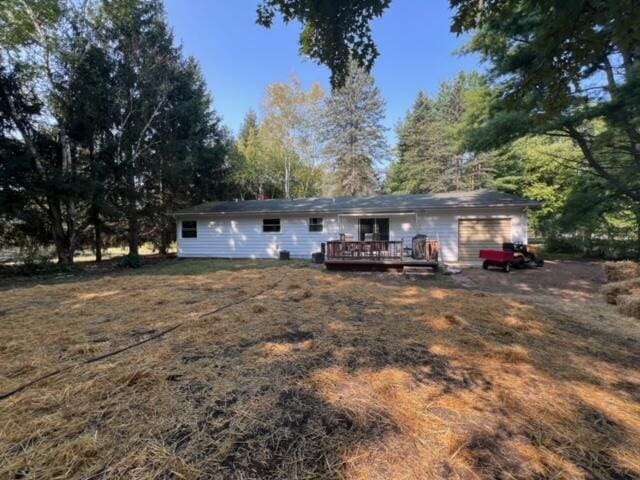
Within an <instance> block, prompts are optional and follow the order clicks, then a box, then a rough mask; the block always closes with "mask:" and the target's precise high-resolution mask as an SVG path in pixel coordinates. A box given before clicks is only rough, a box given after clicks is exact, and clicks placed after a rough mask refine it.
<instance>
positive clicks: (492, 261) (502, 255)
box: [479, 250, 513, 272]
mask: <svg viewBox="0 0 640 480" xmlns="http://www.w3.org/2000/svg"><path fill="white" fill-rule="evenodd" d="M479 257H480V258H482V259H483V260H484V262H482V268H484V269H485V270H486V269H487V268H489V266H492V267H500V268H502V269H503V270H504V271H505V272H510V271H511V265H513V252H508V251H507V252H505V251H504V250H480V255H479Z"/></svg>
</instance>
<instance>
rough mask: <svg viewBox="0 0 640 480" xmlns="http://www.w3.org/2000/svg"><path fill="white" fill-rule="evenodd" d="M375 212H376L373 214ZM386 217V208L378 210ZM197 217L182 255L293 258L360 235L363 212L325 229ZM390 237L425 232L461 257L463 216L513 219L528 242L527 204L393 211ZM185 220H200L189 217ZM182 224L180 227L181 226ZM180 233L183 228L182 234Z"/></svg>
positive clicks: (304, 221) (300, 220) (283, 220)
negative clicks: (343, 236)
mask: <svg viewBox="0 0 640 480" xmlns="http://www.w3.org/2000/svg"><path fill="white" fill-rule="evenodd" d="M367 216H372V215H367ZM374 216H375V217H380V218H385V212H380V213H375V215H374ZM202 217H204V216H201V217H199V218H197V221H198V238H187V239H182V238H180V236H178V255H179V256H180V257H221V258H277V257H278V252H279V251H280V250H288V251H289V252H291V256H292V257H298V258H310V257H311V254H312V253H313V252H318V251H320V244H321V243H322V242H327V241H328V240H337V239H338V238H339V234H340V233H347V234H351V235H353V238H354V239H355V238H357V237H358V218H359V217H358V216H353V215H347V214H345V215H337V214H331V215H327V214H325V215H323V216H322V219H323V221H322V223H323V231H322V232H309V218H311V216H310V215H308V214H307V215H284V214H277V215H263V216H259V217H258V216H255V217H249V216H243V217H240V216H239V217H237V218H236V219H230V218H229V217H228V216H225V217H221V216H218V217H214V216H212V217H207V218H202ZM387 217H388V218H389V239H390V240H404V242H405V243H406V245H407V246H409V245H410V244H411V238H412V237H413V236H414V235H417V234H419V233H422V234H426V235H428V236H429V238H431V239H434V240H439V241H440V248H441V258H442V260H444V261H445V262H456V261H458V223H459V220H460V219H463V218H509V219H511V226H512V228H511V234H512V239H511V241H513V242H523V243H526V242H527V214H526V211H525V210H524V209H523V208H521V207H517V208H516V207H510V208H484V209H478V208H458V209H447V210H432V211H418V212H415V213H406V214H401V215H399V214H389V215H387ZM264 218H280V232H279V233H268V232H263V231H262V221H263V219H264ZM184 220H196V219H195V218H185V219H184ZM180 223H181V222H178V229H180ZM178 233H179V232H178Z"/></svg>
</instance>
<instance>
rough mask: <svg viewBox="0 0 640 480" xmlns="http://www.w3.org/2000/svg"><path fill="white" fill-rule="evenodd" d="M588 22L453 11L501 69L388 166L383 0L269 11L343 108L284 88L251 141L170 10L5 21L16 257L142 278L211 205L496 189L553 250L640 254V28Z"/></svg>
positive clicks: (9, 226)
mask: <svg viewBox="0 0 640 480" xmlns="http://www.w3.org/2000/svg"><path fill="white" fill-rule="evenodd" d="M587 3H589V2H587ZM587 3H584V2H582V3H581V2H576V3H575V4H574V3H572V2H569V3H567V4H562V5H559V4H557V2H533V3H531V2H525V3H523V4H522V5H520V6H518V7H517V8H516V7H515V6H514V5H513V4H512V3H511V2H503V3H499V4H487V5H484V4H478V3H477V2H474V1H471V0H469V1H466V0H452V1H451V6H452V9H453V12H454V18H453V23H452V29H453V31H454V32H457V33H465V32H469V33H471V34H472V39H471V41H470V43H469V44H468V46H467V47H466V50H467V51H468V52H475V53H478V54H480V55H481V56H482V58H483V59H484V60H485V62H486V63H487V64H488V65H489V70H488V72H487V73H485V74H482V75H481V74H478V73H474V72H470V73H460V74H459V75H458V76H456V77H455V78H453V79H448V80H446V81H444V82H442V84H441V86H440V89H439V90H438V92H436V93H435V95H429V94H427V93H425V92H418V94H417V97H416V100H415V102H414V105H413V106H412V108H411V109H410V110H409V112H408V113H407V115H406V116H405V118H403V119H402V120H401V121H400V122H399V123H398V125H397V127H396V137H397V144H396V145H395V146H393V148H391V147H390V146H389V145H387V141H386V138H387V136H386V131H385V128H384V126H383V119H384V115H385V111H384V110H385V105H384V100H383V99H382V96H381V94H380V91H379V89H378V88H377V87H376V85H375V82H374V79H373V78H372V76H371V75H370V74H369V73H368V69H369V68H370V67H371V65H372V63H373V61H374V60H375V58H376V56H377V50H376V49H375V44H374V43H373V40H372V37H371V32H370V28H369V26H368V25H369V23H368V22H369V21H370V20H371V19H372V18H375V17H378V16H380V15H382V14H383V13H384V11H385V10H386V8H387V7H389V2H387V1H381V0H370V1H368V2H340V6H339V8H337V10H339V12H337V13H336V12H335V11H333V10H332V11H327V10H325V9H319V10H318V9H314V8H311V7H312V6H313V5H315V2H314V1H309V0H294V1H291V0H287V2H280V1H279V0H267V1H264V2H263V3H262V4H260V6H259V9H258V18H257V21H258V23H260V24H262V25H265V26H269V25H270V24H271V21H272V20H273V17H274V16H275V15H277V14H282V15H283V16H284V18H285V20H292V19H297V20H300V21H301V22H302V24H303V32H302V33H303V34H302V35H301V42H302V43H301V49H302V51H303V52H305V53H307V54H308V55H309V56H311V57H312V58H314V59H316V60H317V61H319V62H321V63H325V64H326V65H327V66H329V68H330V69H331V72H332V77H331V83H332V89H331V91H330V92H328V93H326V92H324V91H323V89H322V88H321V87H320V86H319V85H318V84H315V85H312V86H311V87H310V88H309V89H308V90H305V88H304V87H303V86H302V85H301V83H300V82H299V80H297V78H295V77H292V79H291V80H290V81H289V82H285V83H276V84H272V85H270V86H268V87H267V89H266V92H265V96H264V99H263V102H262V106H261V108H260V109H259V112H258V113H256V112H254V111H252V112H249V113H248V114H247V116H246V118H245V121H244V122H243V125H242V127H241V129H240V131H239V133H238V136H237V138H233V136H232V135H231V134H230V133H229V131H228V129H226V128H225V127H224V125H223V124H222V120H221V118H220V117H219V115H218V114H217V113H216V112H215V110H214V109H213V105H212V101H211V96H210V94H209V92H208V91H207V87H206V84H205V82H204V79H203V77H202V74H201V72H200V69H199V66H198V63H197V61H196V60H195V59H193V58H186V57H185V56H184V54H183V53H182V51H181V48H180V47H179V46H176V45H175V42H174V39H173V36H172V34H171V31H170V29H169V28H168V26H167V21H166V18H165V12H164V10H163V6H162V3H161V1H160V0H131V1H129V0H92V1H87V2H82V3H78V2H75V1H72V0H30V1H27V0H24V1H23V0H10V1H8V2H5V5H6V7H5V8H3V9H2V10H1V11H0V241H2V243H3V245H5V246H6V245H21V246H25V245H26V246H31V245H34V246H36V247H40V246H43V245H44V246H46V245H53V246H54V247H55V251H56V255H57V258H58V260H59V261H60V262H63V263H70V262H72V261H73V256H74V253H75V252H77V251H78V250H81V249H83V248H87V247H91V248H92V250H93V251H94V252H95V255H96V259H98V260H99V259H100V257H101V252H102V250H103V248H104V247H105V246H109V245H113V244H126V245H127V246H128V249H129V252H130V260H131V261H132V262H133V263H135V262H136V261H137V253H138V249H139V246H140V245H141V244H142V243H145V242H150V243H152V244H153V245H154V246H155V248H157V249H158V250H159V251H160V252H166V251H167V250H168V248H169V245H170V244H171V242H172V241H173V240H174V238H175V225H174V222H173V221H172V219H171V217H170V216H169V215H167V214H168V213H170V212H172V211H175V210H177V209H180V208H183V207H186V206H190V205H193V204H197V203H201V202H204V201H210V200H217V199H230V198H242V199H262V198H296V197H310V196H318V195H371V194H376V193H391V194H407V193H434V192H436V193H437V192H447V191H460V190H473V189H478V188H492V189H498V190H502V191H506V192H510V193H515V194H519V195H524V196H527V197H529V198H532V199H537V200H541V201H543V202H544V207H543V209H542V210H540V211H538V212H534V213H533V215H532V224H533V226H534V227H535V229H536V230H537V231H538V232H540V233H541V234H543V235H544V236H545V237H547V238H548V239H555V240H557V241H559V242H561V241H563V238H567V236H569V237H570V238H571V239H572V240H571V241H574V240H575V238H576V237H580V238H582V239H584V241H585V242H586V243H589V242H591V243H593V242H594V241H597V240H599V239H612V238H613V239H622V240H623V244H624V246H623V248H627V249H628V248H629V245H631V247H630V248H632V249H633V248H635V249H636V251H637V252H638V254H640V227H639V225H640V221H639V220H640V198H639V197H638V192H640V163H639V162H640V160H639V158H640V154H639V153H638V152H640V130H639V127H638V125H640V120H639V118H640V114H639V110H638V105H640V102H638V98H640V93H639V92H640V80H639V79H640V75H639V74H640V63H639V62H638V57H640V38H639V37H640V35H638V25H640V22H638V21H636V20H638V18H637V17H638V14H637V12H638V9H632V8H631V3H632V2H630V1H627V0H616V1H613V2H604V3H603V4H602V5H600V6H599V7H597V8H595V7H593V8H592V6H589V5H587ZM310 5H311V7H310ZM334 14H336V15H337V14H339V15H340V16H341V18H343V19H344V21H343V22H334V21H333V20H335V18H334ZM523 18H525V19H527V21H526V22H525V21H522V19H523ZM349 19H351V20H349ZM559 38H562V39H564V40H563V41H561V42H558V41H556V40H557V39H559Z"/></svg>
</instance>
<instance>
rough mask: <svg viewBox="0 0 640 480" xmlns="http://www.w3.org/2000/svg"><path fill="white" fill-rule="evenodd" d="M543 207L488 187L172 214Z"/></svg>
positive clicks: (217, 206)
mask: <svg viewBox="0 0 640 480" xmlns="http://www.w3.org/2000/svg"><path fill="white" fill-rule="evenodd" d="M511 206H513V207H532V208H536V207H540V206H541V203H540V202H536V201H533V200H527V199H525V198H522V197H517V196H515V195H509V194H508V193H502V192H493V191H487V190H475V191H473V192H449V193H435V194H424V195H377V196H374V197H326V198H321V197H316V198H297V199H293V200H283V199H277V200H275V199H274V200H244V201H225V202H208V203H203V204H201V205H196V206H194V207H190V208H186V209H184V210H180V211H178V212H174V213H173V215H176V216H184V215H193V214H195V215H204V214H213V215H224V214H241V215H242V214H272V213H329V212H330V213H336V212H337V213H360V212H363V213H364V212H402V211H412V210H427V209H442V208H459V207H511Z"/></svg>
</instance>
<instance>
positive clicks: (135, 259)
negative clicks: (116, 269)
mask: <svg viewBox="0 0 640 480" xmlns="http://www.w3.org/2000/svg"><path fill="white" fill-rule="evenodd" d="M119 265H120V266H121V267H124V268H140V265H141V262H140V255H138V254H137V253H129V254H128V255H125V256H124V257H122V259H121V260H120V262H119Z"/></svg>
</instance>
